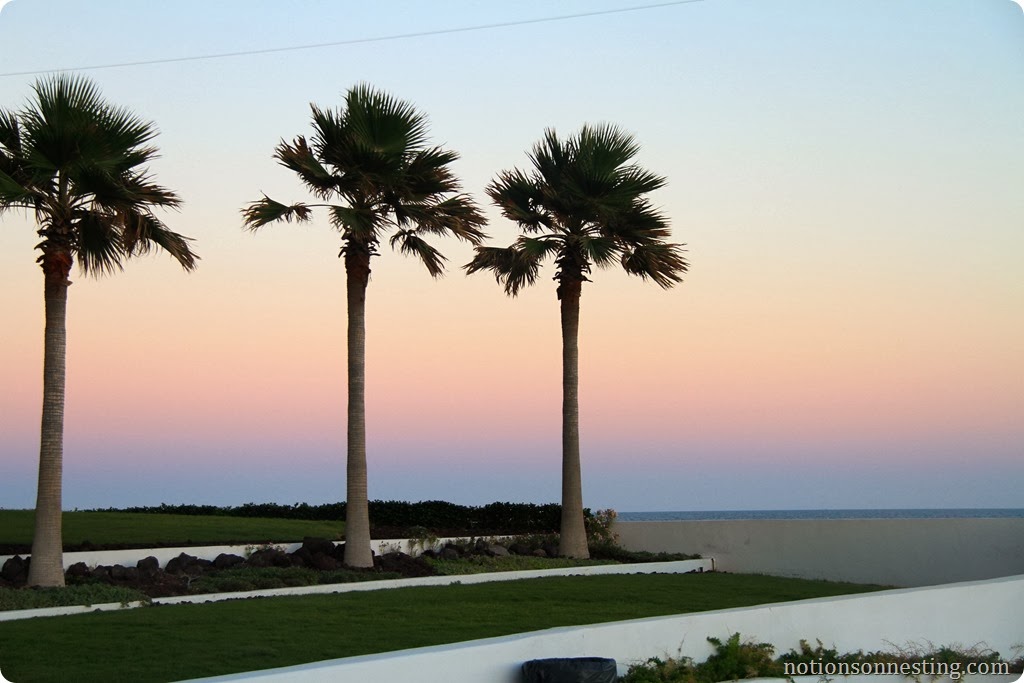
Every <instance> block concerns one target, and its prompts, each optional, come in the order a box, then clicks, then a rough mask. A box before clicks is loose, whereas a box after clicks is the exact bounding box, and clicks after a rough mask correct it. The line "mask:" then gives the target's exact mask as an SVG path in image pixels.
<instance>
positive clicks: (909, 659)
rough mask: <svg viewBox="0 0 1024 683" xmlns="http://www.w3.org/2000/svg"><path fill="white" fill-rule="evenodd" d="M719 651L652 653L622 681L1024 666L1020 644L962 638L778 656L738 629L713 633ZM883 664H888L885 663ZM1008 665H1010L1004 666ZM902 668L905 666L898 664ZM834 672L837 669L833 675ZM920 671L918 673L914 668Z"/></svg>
mask: <svg viewBox="0 0 1024 683" xmlns="http://www.w3.org/2000/svg"><path fill="white" fill-rule="evenodd" d="M708 642H709V643H711V644H712V645H713V646H714V648H715V651H714V653H713V654H712V655H711V656H710V657H708V658H707V660H706V661H704V662H700V663H694V662H693V660H692V659H690V658H689V657H683V656H679V657H677V658H672V657H668V658H666V659H661V658H659V657H652V658H650V659H648V660H646V661H644V662H641V663H638V664H634V665H632V666H630V667H629V671H628V672H627V674H626V675H625V676H624V677H623V678H622V679H621V681H622V683H720V682H721V681H734V680H741V679H745V678H786V679H789V680H790V681H792V680H793V678H792V677H793V676H794V675H807V674H810V675H818V676H820V678H821V681H822V682H823V683H825V682H827V681H835V680H837V678H840V677H842V676H844V675H846V674H849V673H852V674H856V673H869V672H870V673H878V672H884V671H887V670H888V669H889V668H892V667H901V665H902V668H906V670H908V671H910V672H912V673H910V674H909V675H907V676H906V678H908V679H910V680H913V681H916V682H917V683H929V682H930V681H934V680H937V679H939V678H943V677H949V678H952V679H953V680H958V679H960V678H961V677H962V675H963V674H964V673H966V672H967V667H968V665H975V666H980V667H984V668H982V669H978V672H979V673H1019V672H1021V671H1022V670H1024V658H1021V657H1019V656H1017V655H1019V650H1020V648H1014V655H1015V656H1017V658H1016V659H1014V660H1012V661H1010V662H1003V661H1002V660H1001V658H1000V655H999V653H998V652H995V651H994V650H992V649H990V648H988V647H987V646H985V645H984V644H983V643H979V644H976V645H971V646H964V645H961V644H958V643H955V644H952V645H946V646H941V647H936V646H935V645H933V644H932V643H925V644H924V645H919V644H916V643H909V644H907V645H904V646H898V645H893V644H891V643H890V645H891V647H892V650H890V651H877V652H867V653H865V652H864V651H862V650H857V651H856V652H846V653H840V652H839V651H838V650H837V649H836V648H834V647H833V648H828V647H825V646H824V645H823V644H822V642H821V641H820V640H817V641H815V642H816V643H817V645H816V646H814V647H812V646H811V645H810V644H809V642H808V641H806V640H801V641H800V647H799V649H794V650H790V651H789V652H787V653H785V654H783V655H780V656H779V657H777V658H773V656H772V655H773V654H774V647H773V646H772V645H770V644H769V643H757V642H754V641H753V640H750V639H747V640H743V639H741V637H740V634H739V633H734V634H732V635H731V636H729V638H727V639H726V640H724V641H722V640H719V639H718V638H708ZM878 667H885V668H884V669H882V668H878ZM1003 669H1006V670H1005V671H1004V670H1003ZM897 670H901V669H899V668H897ZM832 672H837V673H836V674H835V675H833V673H832ZM913 672H916V673H913Z"/></svg>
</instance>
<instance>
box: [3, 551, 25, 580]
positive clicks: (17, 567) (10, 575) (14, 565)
mask: <svg viewBox="0 0 1024 683" xmlns="http://www.w3.org/2000/svg"><path fill="white" fill-rule="evenodd" d="M30 561H31V558H28V557H26V558H22V557H21V556H20V555H15V556H14V557H12V558H10V559H9V560H7V561H6V562H4V566H3V568H2V569H0V578H3V580H4V581H10V582H11V583H23V582H25V581H28V565H29V562H30Z"/></svg>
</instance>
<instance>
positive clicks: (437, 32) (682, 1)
mask: <svg viewBox="0 0 1024 683" xmlns="http://www.w3.org/2000/svg"><path fill="white" fill-rule="evenodd" d="M704 1H705V0H671V1H670V2H659V3H655V4H648V5H635V6H633V7H618V8H615V9H607V10H595V11H592V12H578V13H576V14H562V15H558V16H553V17H538V18H536V19H519V20H516V21H501V22H495V23H492V24H476V25H473V26H459V27H455V28H442V29H434V30H431V31H415V32H412V33H396V34H394V35H389V36H375V37H371V38H351V39H349V40H337V41H333V42H329V43H313V44H309V45H291V46H288V47H270V48H261V49H256V50H240V51H237V52H218V53H215V54H208V55H192V56H188V57H166V58H162V59H145V60H138V61H133V62H117V63H111V64H94V65H92V66H76V67H67V68H61V69H41V70H36V71H10V72H7V73H0V78H6V77H9V76H39V75H43V74H50V73H57V72H68V71H95V70H99V69H116V68H121V67H130V66H149V65H153V64H173V63H178V62H198V61H203V60H211V59H225V58H229V57H246V56H249V55H265V54H273V53H278V52H297V51H299V50H317V49H321V48H325V47H339V46H344V45H361V44H366V43H382V42H387V41H395V40H408V39H410V38H424V37H429V36H441V35H450V34H453V33H469V32H472V31H487V30H491V29H497V28H508V27H512V26H527V25H530V24H544V23H549V22H555V21H567V20H571V19H582V18H586V17H597V16H602V15H608V14H623V13H625V12H638V11H643V10H651V9H659V8H662V7H672V6H674V5H688V4H692V3H695V2H704Z"/></svg>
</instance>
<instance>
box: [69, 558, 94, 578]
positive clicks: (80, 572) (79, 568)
mask: <svg viewBox="0 0 1024 683" xmlns="http://www.w3.org/2000/svg"><path fill="white" fill-rule="evenodd" d="M64 575H65V576H66V577H67V578H82V577H83V576H89V565H87V564H86V563H85V562H75V563H74V564H73V565H71V566H70V567H68V570H67V571H66V572H64Z"/></svg>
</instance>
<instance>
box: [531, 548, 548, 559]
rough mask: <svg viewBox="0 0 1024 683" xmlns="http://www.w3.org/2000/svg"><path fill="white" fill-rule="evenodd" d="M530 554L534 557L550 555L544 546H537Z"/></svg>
mask: <svg viewBox="0 0 1024 683" xmlns="http://www.w3.org/2000/svg"><path fill="white" fill-rule="evenodd" d="M530 554H531V555H533V556H534V557H548V551H546V550H544V548H537V549H536V550H534V551H533V552H532V553H530Z"/></svg>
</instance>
